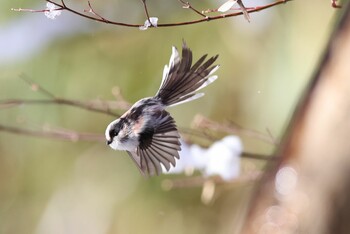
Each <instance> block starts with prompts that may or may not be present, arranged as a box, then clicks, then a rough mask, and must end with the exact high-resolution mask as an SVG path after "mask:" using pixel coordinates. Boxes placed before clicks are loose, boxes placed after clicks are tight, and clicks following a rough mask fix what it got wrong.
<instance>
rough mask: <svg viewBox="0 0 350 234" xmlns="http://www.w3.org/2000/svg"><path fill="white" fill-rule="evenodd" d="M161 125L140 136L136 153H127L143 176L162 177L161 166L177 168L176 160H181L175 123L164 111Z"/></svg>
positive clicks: (160, 118)
mask: <svg viewBox="0 0 350 234" xmlns="http://www.w3.org/2000/svg"><path fill="white" fill-rule="evenodd" d="M158 118H159V120H158V121H159V125H158V126H157V127H156V128H151V127H150V128H148V129H145V130H144V131H143V133H142V134H140V146H139V147H138V148H137V149H136V150H135V151H127V152H128V154H129V155H130V157H131V158H132V159H133V160H134V162H135V163H136V165H137V166H138V168H139V169H140V171H141V172H142V174H144V175H147V176H153V175H160V174H161V173H162V167H161V164H163V165H164V167H165V168H166V170H167V171H168V170H169V169H170V165H172V166H175V164H176V160H175V158H179V152H178V151H180V150H181V147H180V146H181V143H180V141H179V138H180V136H179V133H178V131H177V128H176V125H175V121H174V119H173V118H172V117H171V116H170V114H169V113H168V112H167V111H165V110H163V111H161V112H160V115H159V117H158Z"/></svg>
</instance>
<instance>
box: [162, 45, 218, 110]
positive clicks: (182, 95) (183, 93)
mask: <svg viewBox="0 0 350 234" xmlns="http://www.w3.org/2000/svg"><path fill="white" fill-rule="evenodd" d="M206 57H207V55H203V56H202V57H201V58H200V59H199V60H198V61H197V62H196V63H195V64H194V65H192V51H191V50H190V49H189V48H188V47H187V45H186V43H185V42H183V45H182V56H181V58H180V56H179V52H178V51H177V49H176V48H175V47H173V48H172V54H171V57H170V62H169V65H165V67H164V71H163V79H162V83H161V85H160V88H159V90H158V92H157V94H156V97H157V98H159V99H160V100H161V102H162V103H163V104H164V105H166V106H174V105H178V104H181V103H184V102H189V101H192V100H195V99H197V98H200V97H202V96H203V95H204V94H203V93H197V91H199V90H201V89H202V88H204V87H206V86H207V85H209V84H211V83H213V82H214V81H215V80H216V79H217V78H218V77H217V76H216V75H212V74H213V73H214V72H215V71H216V70H217V69H218V68H219V66H218V65H213V63H214V62H215V60H216V59H217V58H218V55H216V56H214V57H211V58H209V59H208V60H206Z"/></svg>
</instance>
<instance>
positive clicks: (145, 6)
mask: <svg viewBox="0 0 350 234" xmlns="http://www.w3.org/2000/svg"><path fill="white" fill-rule="evenodd" d="M141 2H142V4H143V9H144V11H145V14H146V17H147V20H148V23H149V24H150V25H151V27H154V25H153V24H152V22H151V19H150V17H149V14H148V9H147V3H146V0H141Z"/></svg>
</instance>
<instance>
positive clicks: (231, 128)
mask: <svg viewBox="0 0 350 234" xmlns="http://www.w3.org/2000/svg"><path fill="white" fill-rule="evenodd" d="M193 125H194V126H195V127H200V128H208V129H211V130H213V131H221V132H226V133H232V134H243V135H246V136H249V137H254V138H257V139H259V140H262V141H264V142H267V143H270V144H278V143H277V142H275V140H274V139H272V138H271V137H270V136H269V135H265V134H263V133H261V132H258V131H254V130H250V129H246V128H243V127H241V126H239V125H238V124H236V123H233V122H231V123H230V124H221V123H217V122H215V121H212V120H210V119H208V118H206V117H204V116H202V115H197V116H196V117H195V118H194V120H193Z"/></svg>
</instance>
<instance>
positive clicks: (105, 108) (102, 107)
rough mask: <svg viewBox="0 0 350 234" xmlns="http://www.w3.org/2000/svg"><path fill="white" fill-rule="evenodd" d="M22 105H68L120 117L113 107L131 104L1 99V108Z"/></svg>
mask: <svg viewBox="0 0 350 234" xmlns="http://www.w3.org/2000/svg"><path fill="white" fill-rule="evenodd" d="M20 105H66V106H72V107H77V108H80V109H84V110H87V111H92V112H96V113H102V114H106V115H110V116H114V117H119V116H120V115H119V114H116V113H114V112H113V111H111V109H122V110H126V109H128V108H129V107H130V105H129V104H126V103H124V102H118V101H110V102H106V101H103V102H102V101H87V102H83V101H78V100H71V99H65V98H55V99H49V100H47V99H7V100H0V109H4V108H11V107H17V106H20Z"/></svg>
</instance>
